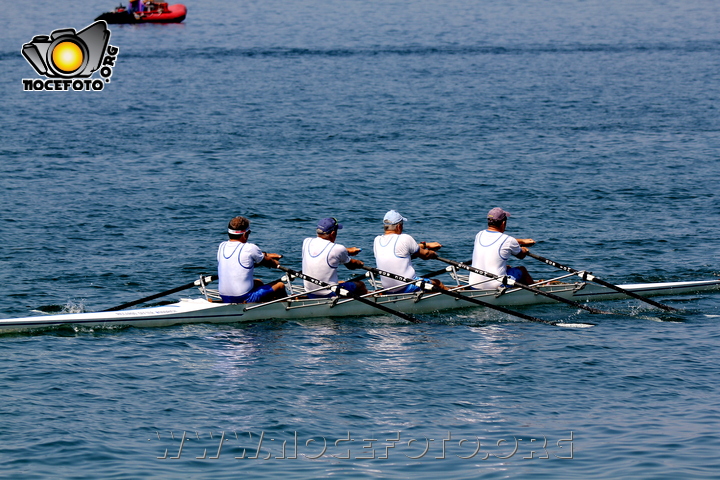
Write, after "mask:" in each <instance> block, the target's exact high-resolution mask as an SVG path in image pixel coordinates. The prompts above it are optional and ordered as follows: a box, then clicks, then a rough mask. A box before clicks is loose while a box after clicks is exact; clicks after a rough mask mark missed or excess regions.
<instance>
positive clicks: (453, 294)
mask: <svg viewBox="0 0 720 480" xmlns="http://www.w3.org/2000/svg"><path fill="white" fill-rule="evenodd" d="M360 268H363V269H364V270H367V271H368V272H373V273H374V274H375V275H380V276H382V277H388V278H394V279H395V280H398V281H400V282H405V283H414V284H416V285H417V284H420V285H421V288H425V289H426V290H429V291H432V292H437V293H441V294H443V295H449V296H451V297H455V298H457V299H460V300H465V301H466V302H470V303H474V304H476V305H481V306H483V307H487V308H491V309H493V310H497V311H499V312H503V313H505V314H508V315H513V316H515V317H520V318H522V319H523V320H528V321H530V322H538V323H546V324H548V325H554V326H557V327H572V328H586V327H594V326H595V324H594V323H563V322H551V321H549V320H542V319H540V318H536V317H532V316H530V315H525V314H524V313H520V312H516V311H514V310H510V309H508V308H505V307H501V306H499V305H493V304H492V303H487V302H483V301H482V300H478V299H477V298H472V297H467V296H465V295H463V294H461V293H458V292H453V291H451V290H441V289H439V288H436V287H435V286H434V285H432V284H430V285H428V283H427V282H425V281H424V280H417V279H413V278H407V277H403V276H400V275H396V274H394V273H390V272H386V271H384V270H379V269H377V268H372V267H364V266H363V267H360Z"/></svg>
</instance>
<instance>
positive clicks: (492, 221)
mask: <svg viewBox="0 0 720 480" xmlns="http://www.w3.org/2000/svg"><path fill="white" fill-rule="evenodd" d="M506 220H507V218H503V219H502V220H495V219H492V218H488V227H495V228H500V225H502V224H503V222H504V221H506Z"/></svg>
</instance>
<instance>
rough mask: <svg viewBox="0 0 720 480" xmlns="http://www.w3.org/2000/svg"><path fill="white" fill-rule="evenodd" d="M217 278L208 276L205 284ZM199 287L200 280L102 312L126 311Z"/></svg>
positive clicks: (204, 280) (205, 278)
mask: <svg viewBox="0 0 720 480" xmlns="http://www.w3.org/2000/svg"><path fill="white" fill-rule="evenodd" d="M217 278H218V277H217V275H208V276H207V277H204V278H203V282H204V283H206V284H207V283H210V282H213V281H215V280H217ZM199 286H200V280H195V281H194V282H190V283H186V284H185V285H180V286H179V287H175V288H171V289H170V290H165V291H164V292H160V293H156V294H155V295H150V296H148V297H143V298H140V299H138V300H133V301H132V302H128V303H123V304H122V305H118V306H117V307H112V308H108V309H106V310H102V311H103V312H115V311H117V310H124V309H126V308H128V307H133V306H135V305H139V304H141V303H145V302H149V301H150V300H155V299H156V298H160V297H165V296H167V295H172V294H173V293H177V292H181V291H183V290H187V289H188V288H192V287H199Z"/></svg>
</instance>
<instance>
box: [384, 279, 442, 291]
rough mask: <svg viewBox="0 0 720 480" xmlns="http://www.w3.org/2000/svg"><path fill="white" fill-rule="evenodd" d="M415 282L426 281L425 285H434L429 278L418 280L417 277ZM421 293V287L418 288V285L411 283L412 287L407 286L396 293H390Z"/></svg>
mask: <svg viewBox="0 0 720 480" xmlns="http://www.w3.org/2000/svg"><path fill="white" fill-rule="evenodd" d="M415 280H424V281H425V283H432V282H431V280H430V279H429V278H418V277H415ZM419 291H420V287H418V286H417V285H415V284H413V283H411V284H410V285H405V287H404V288H403V289H401V290H396V291H394V292H390V293H415V292H419Z"/></svg>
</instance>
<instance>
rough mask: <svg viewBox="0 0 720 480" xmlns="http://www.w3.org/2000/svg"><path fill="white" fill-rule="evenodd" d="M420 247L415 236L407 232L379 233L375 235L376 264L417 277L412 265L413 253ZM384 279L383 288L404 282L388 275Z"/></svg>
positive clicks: (408, 276) (398, 273) (401, 273)
mask: <svg viewBox="0 0 720 480" xmlns="http://www.w3.org/2000/svg"><path fill="white" fill-rule="evenodd" d="M419 249H420V247H419V246H418V244H417V242H416V241H415V239H413V237H411V236H410V235H408V234H406V233H401V234H400V235H398V234H395V233H393V234H390V235H378V236H377V237H375V242H374V244H373V251H374V252H375V264H376V265H377V268H379V269H380V270H385V271H388V272H390V273H394V274H396V275H401V276H403V277H406V278H414V277H415V269H414V268H413V266H412V255H413V254H414V253H415V252H417V251H418V250H419ZM380 278H381V279H382V286H383V288H390V287H394V286H395V285H400V284H401V283H403V282H400V281H399V280H395V279H392V278H387V277H380Z"/></svg>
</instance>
